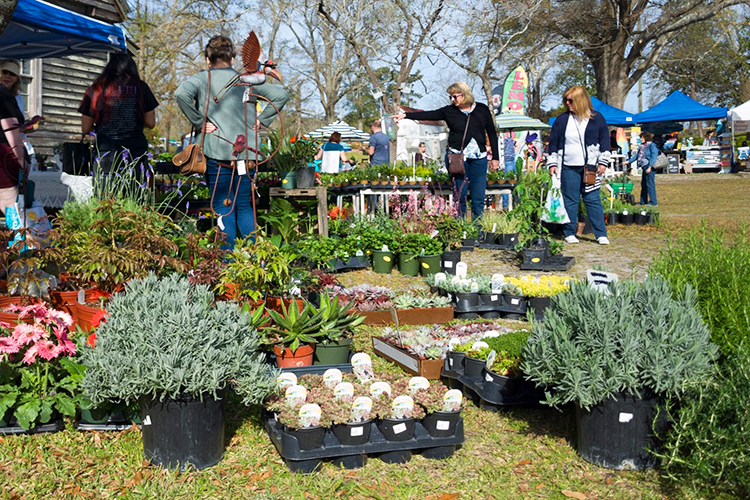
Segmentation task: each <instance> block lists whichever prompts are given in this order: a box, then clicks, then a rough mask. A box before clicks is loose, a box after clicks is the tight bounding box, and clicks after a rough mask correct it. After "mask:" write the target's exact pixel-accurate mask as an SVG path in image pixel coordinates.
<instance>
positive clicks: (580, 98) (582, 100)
mask: <svg viewBox="0 0 750 500" xmlns="http://www.w3.org/2000/svg"><path fill="white" fill-rule="evenodd" d="M565 99H573V105H574V106H575V109H576V112H575V114H576V115H578V116H580V117H581V119H583V118H593V117H594V107H593V106H592V105H591V97H589V93H588V92H586V89H585V88H583V87H581V86H580V85H573V86H572V87H569V88H568V89H567V90H566V91H565V92H563V105H565Z"/></svg>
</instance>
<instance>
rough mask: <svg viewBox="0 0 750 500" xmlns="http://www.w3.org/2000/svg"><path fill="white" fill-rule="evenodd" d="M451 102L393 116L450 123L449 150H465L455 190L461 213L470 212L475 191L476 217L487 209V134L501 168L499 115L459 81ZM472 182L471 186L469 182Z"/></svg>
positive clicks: (451, 91) (494, 163) (450, 94)
mask: <svg viewBox="0 0 750 500" xmlns="http://www.w3.org/2000/svg"><path fill="white" fill-rule="evenodd" d="M446 92H448V98H449V99H450V102H451V104H449V105H448V106H444V107H442V108H440V109H436V110H434V111H412V112H409V113H400V114H398V115H394V116H392V118H393V119H394V121H396V122H397V123H398V122H399V121H400V120H403V119H404V118H408V119H410V120H442V121H445V123H446V125H448V130H449V134H448V148H447V151H446V152H445V162H446V166H447V163H448V153H463V155H464V168H465V170H466V173H465V174H464V175H453V176H451V177H452V179H453V190H454V192H456V193H457V194H458V202H459V213H460V214H461V216H462V217H463V216H465V215H466V194H467V191H468V192H470V193H471V214H472V218H474V219H476V218H478V217H481V216H482V214H483V213H484V192H485V190H486V189H487V153H488V152H487V147H486V144H487V137H489V139H490V149H491V150H492V160H491V161H492V169H493V170H497V167H498V165H499V161H498V158H500V152H499V150H498V148H497V131H496V130H495V118H494V116H493V115H492V112H491V111H490V109H489V108H488V107H487V105H486V104H482V103H481V102H475V101H474V95H473V94H472V93H471V88H470V87H469V86H468V85H467V84H466V83H464V82H456V83H454V84H452V85H451V86H449V87H448V88H447V89H446ZM467 183H468V186H467Z"/></svg>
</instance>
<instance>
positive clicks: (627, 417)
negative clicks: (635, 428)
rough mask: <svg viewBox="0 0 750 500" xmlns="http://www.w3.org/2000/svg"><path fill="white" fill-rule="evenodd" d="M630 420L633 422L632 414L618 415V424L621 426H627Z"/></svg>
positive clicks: (623, 413)
mask: <svg viewBox="0 0 750 500" xmlns="http://www.w3.org/2000/svg"><path fill="white" fill-rule="evenodd" d="M631 420H633V414H632V413H625V412H622V413H620V423H621V424H627V423H628V422H630V421H631Z"/></svg>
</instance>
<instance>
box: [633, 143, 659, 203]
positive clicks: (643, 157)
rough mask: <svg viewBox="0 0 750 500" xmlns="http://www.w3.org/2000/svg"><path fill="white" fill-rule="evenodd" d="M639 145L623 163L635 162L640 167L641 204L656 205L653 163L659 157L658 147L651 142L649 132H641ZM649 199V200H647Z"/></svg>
mask: <svg viewBox="0 0 750 500" xmlns="http://www.w3.org/2000/svg"><path fill="white" fill-rule="evenodd" d="M640 137H641V145H640V147H639V148H638V152H637V153H635V154H634V155H633V157H632V158H630V159H629V160H628V161H626V162H625V164H626V165H627V164H629V163H633V162H636V165H638V167H639V168H640V169H641V171H642V174H641V203H640V204H641V205H654V206H656V205H657V202H656V171H655V170H654V168H653V167H654V163H656V159H657V158H658V157H659V148H658V147H657V146H656V144H654V142H653V136H652V135H651V133H649V132H641V134H640ZM649 200H650V201H649Z"/></svg>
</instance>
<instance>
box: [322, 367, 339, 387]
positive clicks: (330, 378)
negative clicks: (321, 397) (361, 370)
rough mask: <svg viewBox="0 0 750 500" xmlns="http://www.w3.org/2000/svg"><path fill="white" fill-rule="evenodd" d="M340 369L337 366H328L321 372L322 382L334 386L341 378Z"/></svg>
mask: <svg viewBox="0 0 750 500" xmlns="http://www.w3.org/2000/svg"><path fill="white" fill-rule="evenodd" d="M342 377H343V376H342V374H341V370H339V369H338V368H329V369H328V370H326V371H325V373H323V383H324V384H325V385H326V386H328V387H336V386H337V385H339V384H340V383H341V380H342Z"/></svg>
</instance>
